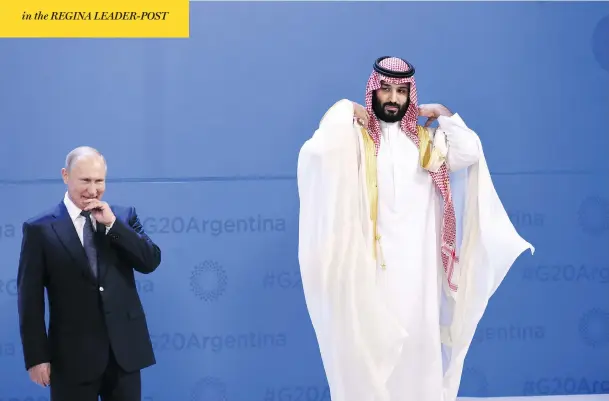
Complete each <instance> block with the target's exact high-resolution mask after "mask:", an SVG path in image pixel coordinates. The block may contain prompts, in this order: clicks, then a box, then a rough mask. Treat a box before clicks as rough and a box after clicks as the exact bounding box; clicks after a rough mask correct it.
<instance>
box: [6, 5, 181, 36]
mask: <svg viewBox="0 0 609 401" xmlns="http://www.w3.org/2000/svg"><path fill="white" fill-rule="evenodd" d="M189 22H190V18H189V1H188V0H80V1H75V0H0V37H3V38H187V37H189V34H190V29H189Z"/></svg>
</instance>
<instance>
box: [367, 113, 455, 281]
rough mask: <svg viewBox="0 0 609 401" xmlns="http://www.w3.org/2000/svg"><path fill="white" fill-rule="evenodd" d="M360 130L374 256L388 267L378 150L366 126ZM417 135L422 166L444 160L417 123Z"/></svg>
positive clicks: (382, 265) (425, 131)
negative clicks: (380, 209) (379, 223)
mask: <svg viewBox="0 0 609 401" xmlns="http://www.w3.org/2000/svg"><path fill="white" fill-rule="evenodd" d="M360 132H361V134H362V138H363V140H364V153H365V156H364V163H365V164H366V187H367V190H368V199H369V200H370V220H372V230H373V244H372V245H373V246H372V249H373V257H374V259H375V260H378V258H379V257H380V263H381V268H382V269H383V270H384V269H385V268H386V264H385V258H384V256H383V248H382V246H381V236H380V235H379V233H378V227H377V220H378V196H379V195H378V175H377V165H376V160H377V158H376V152H375V150H376V149H375V146H374V140H372V137H371V136H370V134H369V133H368V130H366V128H364V127H360ZM417 135H418V137H419V163H420V164H421V167H423V168H424V169H426V170H428V169H429V167H431V166H432V165H435V164H437V162H441V163H442V162H444V156H443V155H442V154H441V153H440V152H439V151H438V150H437V149H436V148H434V146H433V142H432V140H431V137H430V135H429V131H428V130H427V129H426V128H425V127H422V126H420V125H417Z"/></svg>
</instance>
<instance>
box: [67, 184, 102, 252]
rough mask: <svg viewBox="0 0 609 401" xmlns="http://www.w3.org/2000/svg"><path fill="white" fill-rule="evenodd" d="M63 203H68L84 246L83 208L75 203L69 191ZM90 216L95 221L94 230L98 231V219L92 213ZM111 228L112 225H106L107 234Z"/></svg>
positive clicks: (69, 212)
mask: <svg viewBox="0 0 609 401" xmlns="http://www.w3.org/2000/svg"><path fill="white" fill-rule="evenodd" d="M63 203H64V204H65V205H66V209H67V210H68V214H69V215H70V218H71V219H72V223H73V224H74V228H75V229H76V233H77V234H78V238H80V243H81V244H83V246H84V242H83V230H84V228H85V221H86V220H85V216H82V215H81V214H80V212H82V210H81V209H79V208H78V206H76V205H75V204H74V202H72V200H71V199H70V197H69V196H68V193H67V192H66V194H65V196H64V198H63ZM89 217H90V219H91V223H93V230H94V231H97V221H96V220H95V219H94V218H93V215H90V216H89ZM111 228H112V225H110V226H106V234H108V231H110V229H111Z"/></svg>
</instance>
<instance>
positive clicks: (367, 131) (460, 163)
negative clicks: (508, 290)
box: [297, 57, 534, 401]
mask: <svg viewBox="0 0 609 401" xmlns="http://www.w3.org/2000/svg"><path fill="white" fill-rule="evenodd" d="M419 117H427V122H426V123H425V125H424V126H420V125H418V118H419ZM436 120H437V122H438V125H439V126H438V127H437V128H433V127H431V126H430V123H431V122H433V121H436ZM459 174H460V175H459ZM297 176H298V191H299V196H300V227H299V230H300V232H299V262H300V269H301V275H302V281H303V288H304V293H305V298H306V302H307V308H308V311H309V315H310V317H311V321H312V323H313V327H314V329H315V333H316V336H317V340H318V344H319V348H320V352H321V357H322V360H323V364H324V369H325V372H326V376H327V379H328V384H329V386H330V392H331V397H332V400H333V401H454V400H455V399H456V397H457V393H458V389H459V383H460V380H461V375H462V370H463V363H464V360H465V356H466V353H467V350H468V349H469V346H470V343H471V341H472V339H473V336H474V332H475V329H476V326H477V324H478V322H479V321H480V318H481V317H482V315H483V313H484V310H485V308H486V305H487V303H488V300H489V298H490V297H491V296H492V294H493V293H494V291H495V290H496V289H497V287H498V286H499V284H500V282H501V281H502V280H503V278H504V277H505V275H506V274H507V271H508V270H509V268H510V267H511V265H512V264H513V263H514V261H515V260H516V258H517V257H518V256H519V255H520V254H522V253H523V252H524V251H525V250H526V249H530V250H531V253H532V252H533V251H534V249H533V247H532V246H531V244H529V243H528V242H526V241H525V240H524V239H523V238H521V237H520V236H519V235H518V233H517V232H516V230H515V228H514V226H513V225H512V224H511V222H510V220H509V218H508V215H507V213H506V212H505V210H504V208H503V205H502V204H501V201H500V200H499V198H498V196H497V193H496V192H495V189H494V186H493V183H492V180H491V177H490V174H489V171H488V168H487V165H486V161H485V159H484V154H483V151H482V145H481V143H480V140H479V138H478V136H477V135H476V133H475V132H474V131H472V130H471V129H470V128H468V126H467V125H466V124H465V122H464V121H463V120H462V119H461V117H460V116H459V115H458V114H453V113H452V112H451V111H450V110H448V109H447V108H446V107H444V106H442V105H439V104H433V105H421V106H419V105H418V103H417V92H416V85H415V80H414V67H413V66H412V65H411V64H409V63H408V62H407V61H405V60H401V59H399V58H395V57H381V58H379V59H378V60H376V62H375V63H374V70H373V72H372V74H371V76H370V78H369V80H368V85H367V88H366V108H365V109H364V108H363V107H362V106H360V105H358V104H356V103H354V102H352V101H349V100H346V99H343V100H341V101H339V102H337V103H336V104H335V105H333V106H332V107H331V108H330V109H329V110H328V111H327V112H326V114H325V115H324V117H323V119H322V121H321V122H320V125H319V128H318V129H317V130H316V131H315V133H314V135H313V137H312V138H310V139H309V140H308V141H307V142H306V143H305V144H304V145H303V147H302V149H301V151H300V154H299V159H298V172H297ZM456 206H459V208H458V209H459V211H460V212H461V213H459V214H457V213H456V212H455V208H456Z"/></svg>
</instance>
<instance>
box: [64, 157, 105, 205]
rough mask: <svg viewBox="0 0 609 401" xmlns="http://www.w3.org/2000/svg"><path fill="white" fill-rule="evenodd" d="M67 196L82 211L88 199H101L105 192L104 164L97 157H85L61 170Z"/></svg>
mask: <svg viewBox="0 0 609 401" xmlns="http://www.w3.org/2000/svg"><path fill="white" fill-rule="evenodd" d="M61 175H62V177H63V182H64V183H65V184H66V185H67V186H68V195H69V196H70V199H71V200H72V202H74V204H75V205H76V206H78V208H80V209H84V208H85V206H86V205H87V202H86V201H87V200H89V199H101V198H102V196H103V194H104V191H105V190H106V164H105V162H104V160H103V159H102V158H101V157H99V156H97V155H87V156H83V157H81V158H79V159H78V160H76V162H74V163H73V164H72V169H71V170H70V171H67V170H66V169H65V168H64V169H62V170H61Z"/></svg>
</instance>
